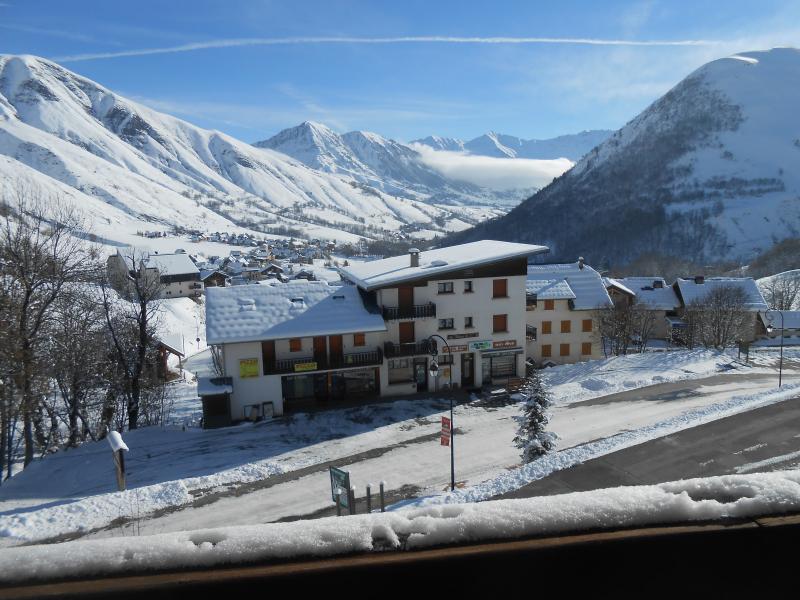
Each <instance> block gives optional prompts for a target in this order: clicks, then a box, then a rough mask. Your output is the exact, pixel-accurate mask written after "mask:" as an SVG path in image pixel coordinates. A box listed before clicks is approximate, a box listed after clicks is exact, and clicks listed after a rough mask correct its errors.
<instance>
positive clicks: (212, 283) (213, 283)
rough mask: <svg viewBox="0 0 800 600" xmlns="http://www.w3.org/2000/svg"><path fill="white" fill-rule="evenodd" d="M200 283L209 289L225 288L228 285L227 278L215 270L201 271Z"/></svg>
mask: <svg viewBox="0 0 800 600" xmlns="http://www.w3.org/2000/svg"><path fill="white" fill-rule="evenodd" d="M200 281H202V282H203V285H204V286H205V287H207V288H209V287H225V285H226V284H227V283H228V276H227V275H226V274H225V273H223V272H222V271H217V270H216V269H209V270H201V271H200Z"/></svg>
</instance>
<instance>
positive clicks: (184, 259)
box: [145, 252, 200, 275]
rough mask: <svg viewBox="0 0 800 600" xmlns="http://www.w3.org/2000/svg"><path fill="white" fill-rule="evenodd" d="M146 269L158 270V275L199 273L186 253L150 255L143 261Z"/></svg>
mask: <svg viewBox="0 0 800 600" xmlns="http://www.w3.org/2000/svg"><path fill="white" fill-rule="evenodd" d="M145 267H147V268H148V269H158V273H159V274H160V275H189V274H194V273H199V272H200V269H198V268H197V265H196V264H194V263H193V262H192V259H191V258H189V255H188V254H186V253H183V252H181V253H178V254H151V255H150V256H148V257H147V260H146V261H145Z"/></svg>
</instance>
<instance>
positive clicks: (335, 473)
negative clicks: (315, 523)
mask: <svg viewBox="0 0 800 600" xmlns="http://www.w3.org/2000/svg"><path fill="white" fill-rule="evenodd" d="M330 470H331V500H333V501H334V502H336V489H337V488H338V489H339V490H341V494H340V495H339V506H343V507H345V508H347V507H348V502H347V501H348V498H349V497H350V494H349V493H348V492H349V491H350V472H349V471H342V470H341V469H337V468H336V467H331V468H330Z"/></svg>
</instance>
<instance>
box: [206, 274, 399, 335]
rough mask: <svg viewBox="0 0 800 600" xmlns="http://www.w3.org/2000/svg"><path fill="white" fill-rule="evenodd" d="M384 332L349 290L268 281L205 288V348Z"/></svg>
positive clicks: (320, 283) (302, 282) (301, 282)
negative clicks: (226, 344)
mask: <svg viewBox="0 0 800 600" xmlns="http://www.w3.org/2000/svg"><path fill="white" fill-rule="evenodd" d="M369 331H386V324H385V323H384V321H383V317H382V316H381V315H380V314H377V313H372V312H369V311H368V310H367V309H366V307H365V306H364V303H363V301H362V299H361V295H360V294H359V293H358V289H357V288H355V287H353V286H330V285H328V283H327V282H325V281H307V280H305V279H295V280H292V281H289V282H288V283H280V282H278V281H276V280H274V279H271V280H267V281H262V282H259V283H257V284H254V285H241V286H233V287H224V288H222V287H214V288H208V289H207V290H206V338H207V340H208V343H209V344H222V343H231V342H250V341H260V340H274V339H285V338H294V337H310V336H315V335H338V334H344V333H361V332H369Z"/></svg>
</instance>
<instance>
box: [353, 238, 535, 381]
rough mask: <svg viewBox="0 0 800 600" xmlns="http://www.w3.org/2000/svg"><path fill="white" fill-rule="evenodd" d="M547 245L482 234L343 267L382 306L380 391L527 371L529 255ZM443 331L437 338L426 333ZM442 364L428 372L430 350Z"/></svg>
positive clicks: (503, 376) (501, 377)
mask: <svg viewBox="0 0 800 600" xmlns="http://www.w3.org/2000/svg"><path fill="white" fill-rule="evenodd" d="M544 252H547V248H546V247H545V246H534V245H530V244H515V243H509V242H498V241H493V240H482V241H478V242H472V243H469V244H461V245H458V246H451V247H449V248H439V249H435V250H428V251H425V252H420V251H419V250H417V249H414V248H412V249H411V250H409V253H408V254H407V255H403V256H394V257H391V258H385V259H381V260H374V261H369V262H363V263H355V264H351V265H349V266H347V267H340V269H339V272H340V274H341V276H342V279H343V280H344V281H345V282H347V283H350V284H352V286H354V287H356V288H357V289H358V290H359V291H360V293H361V294H362V295H363V297H364V298H365V299H366V301H367V302H368V303H369V304H370V305H374V306H376V307H377V308H378V309H379V310H380V314H381V315H382V317H383V319H384V321H385V324H386V333H385V340H384V344H383V354H384V364H383V365H382V367H381V394H382V395H384V396H395V395H401V394H408V393H414V392H423V391H430V390H436V389H444V387H445V386H447V385H449V383H450V377H451V375H452V381H453V387H457V388H472V387H480V386H481V385H485V384H492V383H504V382H506V381H508V379H510V378H516V377H520V376H522V375H524V372H525V367H524V364H525V340H526V328H525V300H524V298H525V278H526V273H527V270H526V269H527V264H528V258H529V257H531V256H534V255H537V254H541V253H544ZM432 335H437V336H441V338H443V339H444V340H446V342H447V346H449V353H448V351H447V350H448V348H447V346H446V345H445V344H444V343H442V341H441V339H439V338H433V340H432V341H431V336H432ZM434 349H435V350H436V351H437V353H438V355H437V361H438V363H439V364H440V368H439V372H438V375H437V376H436V377H433V376H431V375H430V373H429V366H430V361H431V352H432V350H434Z"/></svg>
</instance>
